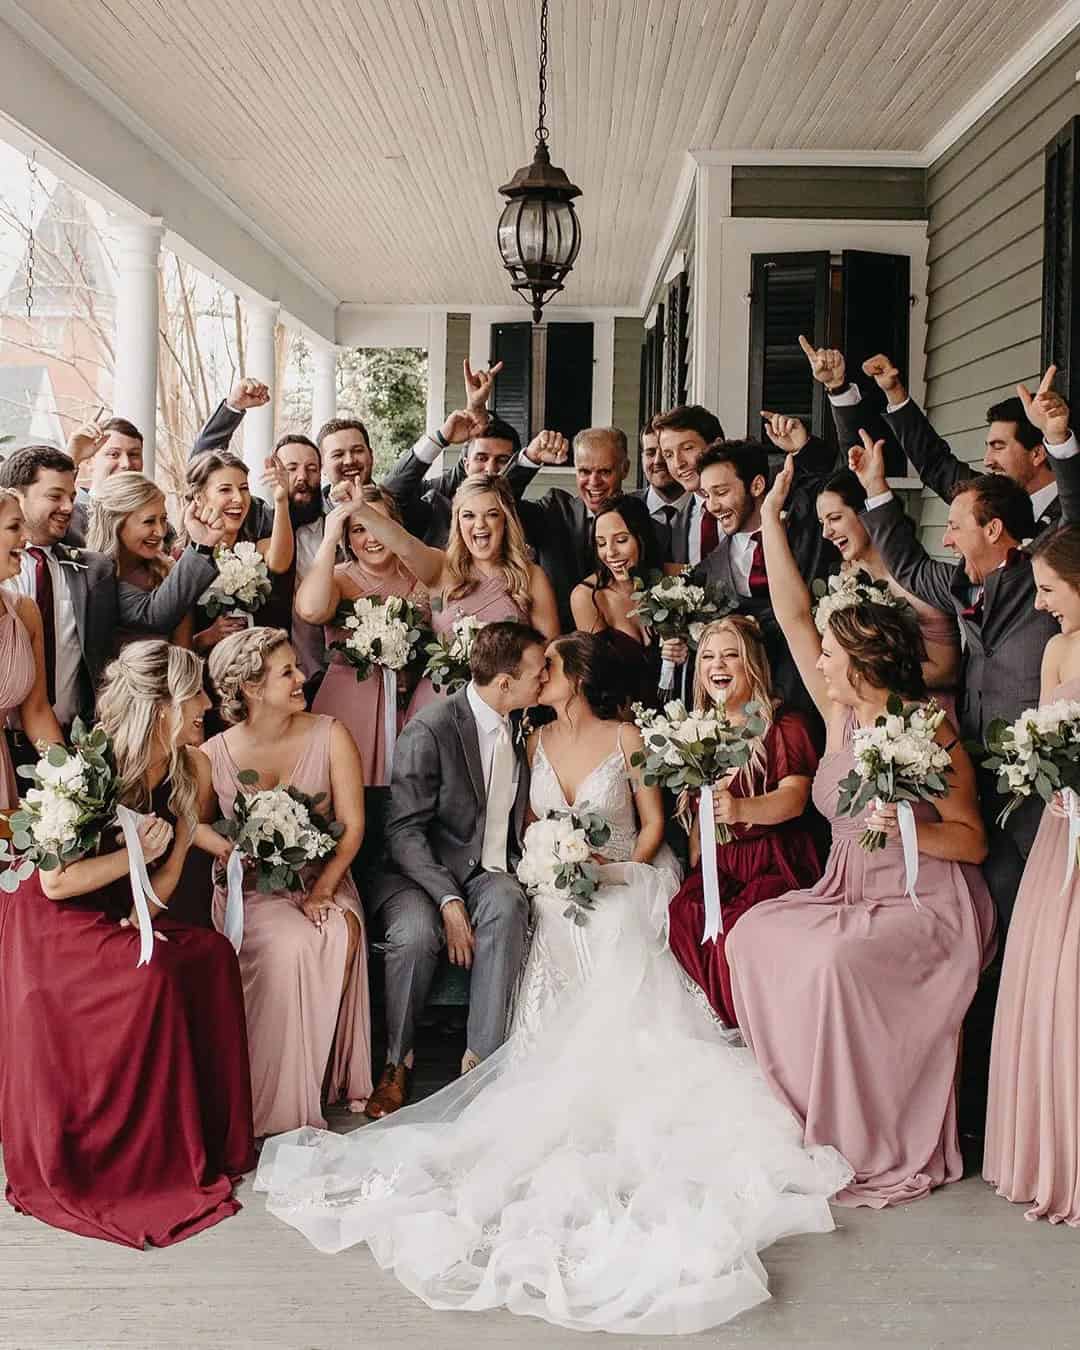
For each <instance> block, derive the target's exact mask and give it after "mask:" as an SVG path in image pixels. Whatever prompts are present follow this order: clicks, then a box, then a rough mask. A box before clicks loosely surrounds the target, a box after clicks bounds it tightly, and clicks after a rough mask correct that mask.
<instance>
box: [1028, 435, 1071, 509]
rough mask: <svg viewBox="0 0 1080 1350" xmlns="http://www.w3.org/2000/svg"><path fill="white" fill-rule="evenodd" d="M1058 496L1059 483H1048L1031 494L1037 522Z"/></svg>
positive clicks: (1062, 457)
mask: <svg viewBox="0 0 1080 1350" xmlns="http://www.w3.org/2000/svg"><path fill="white" fill-rule="evenodd" d="M1049 448H1050V447H1049V446H1047V449H1049ZM1052 453H1053V451H1051V454H1052ZM1058 458H1059V459H1066V458H1068V456H1066V455H1059V456H1058ZM1057 495H1058V485H1057V483H1047V485H1046V486H1045V487H1041V488H1039V489H1037V491H1035V492H1033V493H1032V494H1031V509H1032V512H1033V513H1034V515H1035V520H1036V522H1038V519H1039V517H1040V516H1041V515H1042V514H1043V513H1044V512H1045V511H1046V509H1047V508H1048V507H1049V505H1050V503H1051V502H1052V501H1055V500H1056V499H1057Z"/></svg>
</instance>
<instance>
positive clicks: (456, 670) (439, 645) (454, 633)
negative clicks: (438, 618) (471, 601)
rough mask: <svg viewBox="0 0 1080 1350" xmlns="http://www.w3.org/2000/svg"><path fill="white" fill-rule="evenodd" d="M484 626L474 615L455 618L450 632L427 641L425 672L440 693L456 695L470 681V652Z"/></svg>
mask: <svg viewBox="0 0 1080 1350" xmlns="http://www.w3.org/2000/svg"><path fill="white" fill-rule="evenodd" d="M483 627H484V625H483V624H482V623H481V622H480V620H479V619H474V618H473V617H472V615H471V614H466V615H464V616H463V617H462V618H460V619H456V620H455V621H454V626H453V628H452V629H451V630H450V632H449V633H439V634H437V635H436V636H435V638H434V639H433V640H432V641H431V642H429V643H428V644H427V646H426V647H425V648H424V651H425V652H426V654H427V665H426V666H425V667H424V674H425V675H426V676H427V677H428V679H429V680H430V681H431V683H432V684H433V685H434V686H435V688H436V690H438V692H439V693H440V694H453V693H456V692H457V690H459V689H463V688H464V687H465V685H467V684H468V683H469V679H470V672H469V654H470V653H471V652H472V645H473V640H474V638H475V637H476V635H477V633H479V631H480V629H481V628H483Z"/></svg>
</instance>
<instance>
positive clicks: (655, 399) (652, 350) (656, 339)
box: [639, 305, 664, 426]
mask: <svg viewBox="0 0 1080 1350" xmlns="http://www.w3.org/2000/svg"><path fill="white" fill-rule="evenodd" d="M663 350H664V307H663V305H658V306H657V315H656V322H655V324H653V326H652V327H651V328H646V329H645V345H644V346H643V347H642V349H641V407H640V410H639V411H640V420H641V425H642V426H644V425H645V424H646V423H647V422H648V421H649V419H650V418H651V417H653V416H654V415H655V414H656V413H658V412H660V411H662V407H661V399H662V397H663V375H664V372H663Z"/></svg>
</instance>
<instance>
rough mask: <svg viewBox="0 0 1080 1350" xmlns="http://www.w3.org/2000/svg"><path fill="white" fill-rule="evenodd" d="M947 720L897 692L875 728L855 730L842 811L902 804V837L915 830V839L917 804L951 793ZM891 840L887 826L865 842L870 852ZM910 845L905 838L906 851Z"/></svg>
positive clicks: (933, 705)
mask: <svg viewBox="0 0 1080 1350" xmlns="http://www.w3.org/2000/svg"><path fill="white" fill-rule="evenodd" d="M944 719H945V710H944V709H943V708H939V707H938V706H937V704H936V703H934V702H933V700H931V701H930V702H929V703H927V704H917V703H916V704H912V705H910V706H905V705H904V703H903V702H902V701H901V700H900V699H899V698H897V697H896V695H895V694H894V695H892V696H891V697H890V698H889V701H888V704H887V705H886V711H885V715H884V716H883V717H879V718H878V719H877V721H876V722H875V723H874V725H873V726H872V727H858V728H856V730H855V734H854V736H853V737H852V751H853V753H854V758H855V767H854V768H853V769H852V770H851V772H850V773H849V774H848V775H847V777H846V778H844V779H842V780H841V782H840V797H839V800H838V802H837V810H838V812H839V814H840V815H842V816H857V815H859V813H860V812H862V811H865V810H866V808H867V807H868V806H870V805H871V804H872V803H873V802H880V803H883V804H894V803H895V804H898V805H899V806H900V808H901V809H900V811H899V813H898V815H899V821H900V833H901V838H902V839H904V837H905V833H906V831H907V830H908V828H910V834H911V838H912V839H913V838H914V830H915V826H914V816H913V815H912V814H911V803H912V802H917V801H930V800H932V799H933V798H935V797H944V796H946V795H947V793H948V791H949V786H948V784H947V783H946V781H945V775H946V774H947V773H949V772H950V769H951V767H952V760H951V758H950V756H949V752H948V750H946V749H945V747H944V746H942V745H939V744H938V742H937V741H936V740H935V735H936V733H937V729H938V727H940V726H941V723H942V722H943V721H944ZM905 808H906V809H905ZM887 842H888V838H887V836H886V835H885V834H884V833H883V832H882V831H881V830H866V831H865V832H864V833H863V835H862V838H861V839H860V840H859V843H860V844H861V845H862V847H863V848H864V849H866V851H867V852H868V853H873V852H874V850H875V849H879V848H884V847H885V845H886V843H887ZM907 847H908V845H907V842H906V840H905V852H906V851H907ZM912 884H913V883H912Z"/></svg>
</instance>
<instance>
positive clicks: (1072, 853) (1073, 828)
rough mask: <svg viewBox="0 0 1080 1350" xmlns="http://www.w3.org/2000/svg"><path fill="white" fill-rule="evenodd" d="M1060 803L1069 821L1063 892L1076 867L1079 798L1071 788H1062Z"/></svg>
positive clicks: (1067, 887)
mask: <svg viewBox="0 0 1080 1350" xmlns="http://www.w3.org/2000/svg"><path fill="white" fill-rule="evenodd" d="M1061 801H1062V805H1063V806H1064V807H1065V815H1066V816H1067V818H1068V821H1069V847H1068V850H1067V851H1066V854H1065V881H1064V883H1063V884H1062V887H1061V891H1062V894H1064V893H1065V892H1066V891H1067V890H1068V889H1069V886H1070V884H1071V883H1072V879H1073V869H1074V868H1075V867H1076V846H1077V843H1080V798H1078V797H1077V795H1076V793H1075V792H1074V791H1073V790H1072V788H1064V789H1063V790H1062V793H1061Z"/></svg>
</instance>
